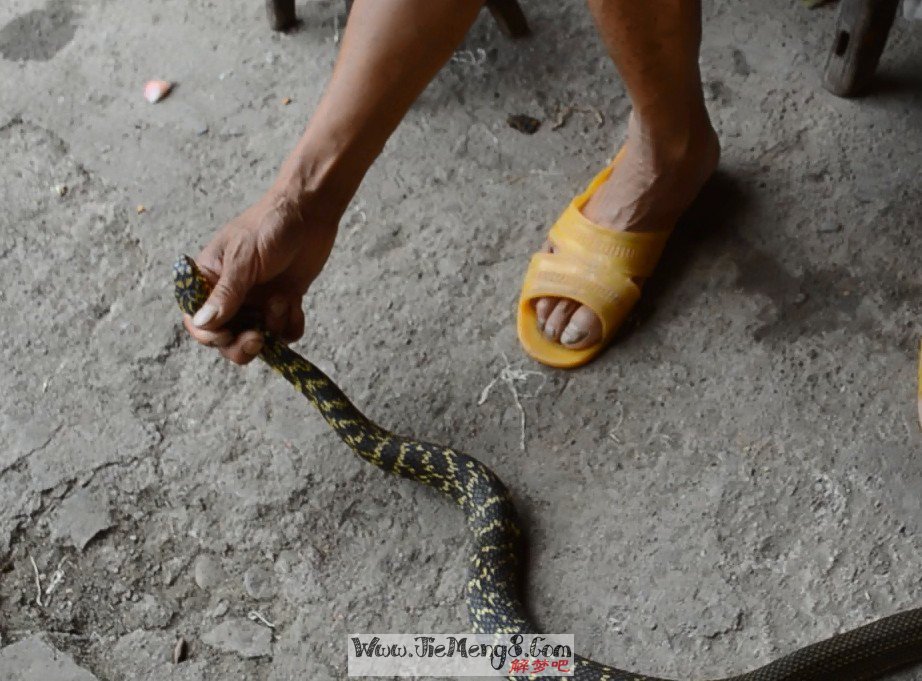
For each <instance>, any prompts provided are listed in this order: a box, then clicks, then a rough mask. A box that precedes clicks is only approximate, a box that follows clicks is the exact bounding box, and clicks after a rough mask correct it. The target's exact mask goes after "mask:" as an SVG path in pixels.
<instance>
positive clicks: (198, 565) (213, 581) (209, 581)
mask: <svg viewBox="0 0 922 681" xmlns="http://www.w3.org/2000/svg"><path fill="white" fill-rule="evenodd" d="M194 571H195V583H196V584H198V586H199V588H200V589H205V590H206V591H209V590H211V589H214V588H215V587H217V586H220V585H221V584H223V583H224V581H225V580H227V574H226V573H225V572H224V568H223V567H221V563H220V562H219V561H218V559H217V558H215V557H214V556H211V555H209V554H207V553H203V554H201V555H199V557H198V558H196V559H195V568H194Z"/></svg>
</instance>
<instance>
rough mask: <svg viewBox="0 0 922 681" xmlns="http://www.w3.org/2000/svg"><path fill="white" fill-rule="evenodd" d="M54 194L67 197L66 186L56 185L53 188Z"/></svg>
mask: <svg viewBox="0 0 922 681" xmlns="http://www.w3.org/2000/svg"><path fill="white" fill-rule="evenodd" d="M54 193H55V194H57V195H58V196H67V185H66V184H56V185H55V186H54Z"/></svg>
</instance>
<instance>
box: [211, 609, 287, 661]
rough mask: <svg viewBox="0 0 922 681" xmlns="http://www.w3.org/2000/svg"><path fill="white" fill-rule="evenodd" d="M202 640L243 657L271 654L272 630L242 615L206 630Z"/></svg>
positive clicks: (213, 646)
mask: <svg viewBox="0 0 922 681" xmlns="http://www.w3.org/2000/svg"><path fill="white" fill-rule="evenodd" d="M202 641H203V642H204V643H206V644H207V645H209V646H211V647H212V648H217V649H218V650H223V651H224V652H228V653H236V654H237V655H239V656H240V657H243V658H253V657H265V656H267V655H271V654H272V632H271V631H270V630H269V629H267V628H266V627H261V626H259V625H258V624H255V623H253V622H251V621H250V620H247V619H243V618H242V617H235V618H232V619H229V620H225V621H224V622H221V623H220V624H219V625H217V626H216V627H215V628H214V629H212V630H211V631H209V632H206V633H205V634H204V635H203V636H202Z"/></svg>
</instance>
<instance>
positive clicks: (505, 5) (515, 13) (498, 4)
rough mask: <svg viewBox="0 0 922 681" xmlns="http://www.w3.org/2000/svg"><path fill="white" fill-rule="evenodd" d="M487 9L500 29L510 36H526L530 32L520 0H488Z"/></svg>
mask: <svg viewBox="0 0 922 681" xmlns="http://www.w3.org/2000/svg"><path fill="white" fill-rule="evenodd" d="M487 9H489V10H490V14H492V15H493V18H494V19H496V23H497V24H499V29H500V30H501V31H502V32H503V33H505V34H506V35H507V36H509V37H510V38H524V37H525V36H527V35H528V34H529V33H530V31H529V29H528V21H526V20H525V13H524V12H522V7H521V6H520V5H519V3H518V0H487Z"/></svg>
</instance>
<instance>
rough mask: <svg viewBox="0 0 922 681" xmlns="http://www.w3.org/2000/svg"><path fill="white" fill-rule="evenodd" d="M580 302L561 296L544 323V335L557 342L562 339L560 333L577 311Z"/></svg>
mask: <svg viewBox="0 0 922 681" xmlns="http://www.w3.org/2000/svg"><path fill="white" fill-rule="evenodd" d="M578 307H579V303H577V302H574V301H572V300H570V299H569V298H561V299H560V300H558V301H557V304H556V305H555V306H554V309H553V310H552V311H551V313H550V314H549V315H548V317H547V323H546V324H545V325H544V337H545V338H547V339H548V340H552V341H554V342H557V341H559V340H560V334H561V333H563V330H564V329H565V328H567V324H568V323H569V322H570V317H571V316H572V315H573V313H574V312H576V308H578Z"/></svg>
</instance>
